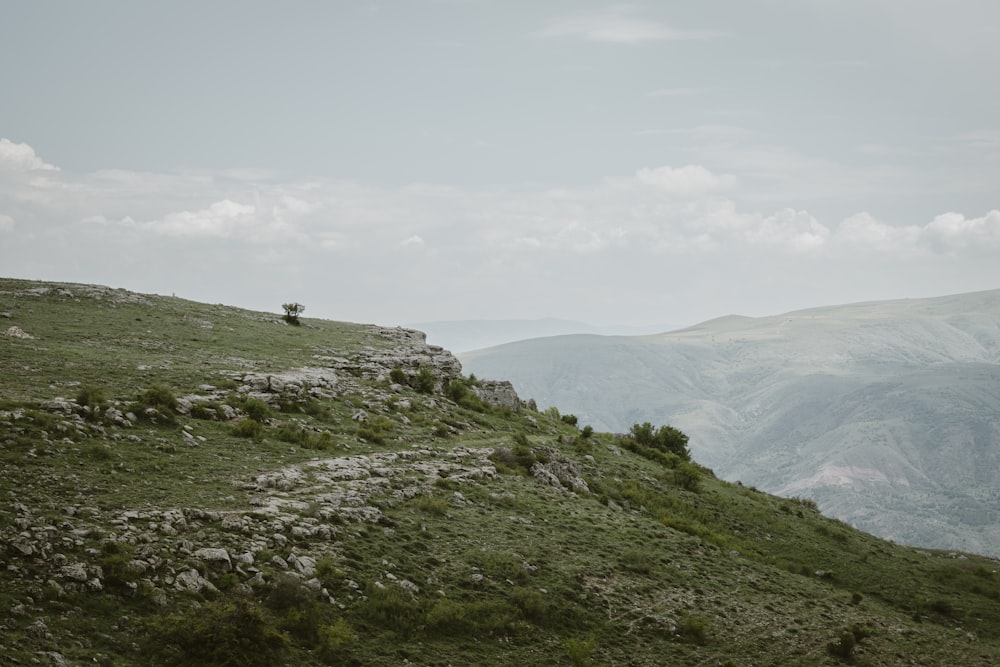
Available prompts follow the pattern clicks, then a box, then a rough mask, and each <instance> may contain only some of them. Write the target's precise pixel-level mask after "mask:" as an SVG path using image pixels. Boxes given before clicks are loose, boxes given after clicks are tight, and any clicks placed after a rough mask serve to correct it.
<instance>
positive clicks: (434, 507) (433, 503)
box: [416, 496, 448, 516]
mask: <svg viewBox="0 0 1000 667" xmlns="http://www.w3.org/2000/svg"><path fill="white" fill-rule="evenodd" d="M416 506H417V509H418V510H420V511H421V512H426V513H427V514H435V515H437V516H444V514H445V513H446V512H447V511H448V503H447V502H446V501H445V499H444V498H441V497H440V496H418V497H417V500H416Z"/></svg>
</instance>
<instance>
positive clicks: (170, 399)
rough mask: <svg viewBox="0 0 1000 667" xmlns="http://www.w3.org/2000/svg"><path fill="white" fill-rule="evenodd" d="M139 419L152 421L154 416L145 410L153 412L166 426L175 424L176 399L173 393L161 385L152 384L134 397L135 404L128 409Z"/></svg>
mask: <svg viewBox="0 0 1000 667" xmlns="http://www.w3.org/2000/svg"><path fill="white" fill-rule="evenodd" d="M129 409H130V410H131V411H132V412H134V413H135V414H136V415H137V416H138V417H139V418H140V419H146V420H150V421H151V420H153V419H155V416H153V415H150V414H148V413H147V412H146V411H147V410H150V409H152V410H155V411H156V413H157V414H159V415H160V419H162V420H163V421H164V422H166V423H168V424H175V423H177V397H176V396H174V392H173V391H172V390H171V389H170V388H169V387H166V386H164V385H162V384H154V385H153V386H151V387H150V388H149V389H147V390H146V391H144V392H142V393H141V394H139V396H138V397H136V400H135V403H133V404H132V406H131V407H130V408H129Z"/></svg>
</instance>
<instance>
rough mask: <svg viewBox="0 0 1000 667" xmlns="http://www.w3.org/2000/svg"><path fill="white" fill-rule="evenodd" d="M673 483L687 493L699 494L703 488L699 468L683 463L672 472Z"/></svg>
mask: <svg viewBox="0 0 1000 667" xmlns="http://www.w3.org/2000/svg"><path fill="white" fill-rule="evenodd" d="M672 477H673V482H674V484H676V485H677V486H679V487H680V488H682V489H684V490H685V491H695V492H697V491H698V490H699V489H700V488H701V479H702V474H701V471H700V470H699V469H698V466H696V465H694V464H693V463H688V462H687V461H681V462H679V463H678V465H677V467H676V468H674V469H673V471H672Z"/></svg>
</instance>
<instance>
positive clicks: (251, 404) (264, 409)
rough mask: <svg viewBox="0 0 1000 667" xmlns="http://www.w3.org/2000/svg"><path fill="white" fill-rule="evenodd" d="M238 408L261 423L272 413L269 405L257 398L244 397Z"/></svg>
mask: <svg viewBox="0 0 1000 667" xmlns="http://www.w3.org/2000/svg"><path fill="white" fill-rule="evenodd" d="M240 408H241V409H242V410H243V412H245V413H246V415H247V417H249V418H250V419H252V420H254V421H255V422H260V423H262V424H263V423H264V422H266V421H267V420H268V419H270V418H271V416H272V414H273V413H272V412H271V406H269V405H268V404H267V403H265V402H264V401H262V400H261V399H259V398H248V399H246V400H245V401H243V404H242V405H241V406H240Z"/></svg>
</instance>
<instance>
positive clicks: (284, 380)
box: [242, 367, 338, 398]
mask: <svg viewBox="0 0 1000 667" xmlns="http://www.w3.org/2000/svg"><path fill="white" fill-rule="evenodd" d="M242 381H243V384H244V385H246V386H247V387H249V389H250V391H253V392H259V393H267V394H282V395H290V396H293V397H304V396H307V395H308V396H313V397H315V398H333V397H335V396H336V392H337V384H338V383H337V373H336V372H335V371H334V370H333V369H330V368H311V367H305V368H295V369H292V370H287V371H282V372H280V373H247V374H246V375H244V376H243V378H242Z"/></svg>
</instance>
